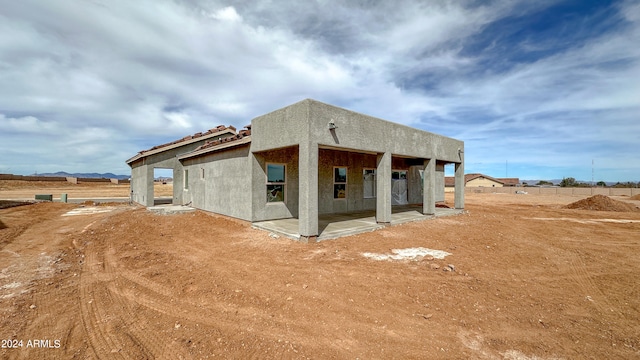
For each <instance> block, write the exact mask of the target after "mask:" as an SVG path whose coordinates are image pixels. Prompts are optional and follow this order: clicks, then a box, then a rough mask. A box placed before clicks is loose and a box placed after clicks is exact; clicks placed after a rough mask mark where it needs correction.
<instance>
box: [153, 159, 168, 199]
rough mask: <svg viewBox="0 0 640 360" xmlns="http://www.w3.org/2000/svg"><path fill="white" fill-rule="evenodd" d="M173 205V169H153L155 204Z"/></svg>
mask: <svg viewBox="0 0 640 360" xmlns="http://www.w3.org/2000/svg"><path fill="white" fill-rule="evenodd" d="M171 203H173V169H167V168H153V204H154V205H161V204H171Z"/></svg>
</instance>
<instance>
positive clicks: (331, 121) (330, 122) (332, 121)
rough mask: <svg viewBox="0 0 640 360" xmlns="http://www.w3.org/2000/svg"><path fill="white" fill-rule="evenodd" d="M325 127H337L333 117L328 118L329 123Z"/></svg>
mask: <svg viewBox="0 0 640 360" xmlns="http://www.w3.org/2000/svg"><path fill="white" fill-rule="evenodd" d="M327 127H328V128H329V130H335V129H337V128H338V127H337V126H336V121H335V120H333V119H331V120H329V125H328V126H327Z"/></svg>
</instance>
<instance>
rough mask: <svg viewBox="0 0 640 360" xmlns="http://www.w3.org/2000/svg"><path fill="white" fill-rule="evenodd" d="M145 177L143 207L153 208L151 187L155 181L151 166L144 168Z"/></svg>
mask: <svg viewBox="0 0 640 360" xmlns="http://www.w3.org/2000/svg"><path fill="white" fill-rule="evenodd" d="M145 167H146V170H145V176H144V180H143V181H144V184H145V185H144V195H145V196H144V206H147V207H149V206H153V205H155V204H154V202H153V190H154V189H153V186H154V185H155V179H154V177H153V173H154V172H153V166H148V165H147V166H145Z"/></svg>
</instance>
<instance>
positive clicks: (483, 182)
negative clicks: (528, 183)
mask: <svg viewBox="0 0 640 360" xmlns="http://www.w3.org/2000/svg"><path fill="white" fill-rule="evenodd" d="M454 183H455V178H454V177H453V176H446V177H445V178H444V186H445V187H451V188H453V187H454ZM464 183H465V185H464V186H465V187H512V186H520V179H519V178H494V177H491V176H488V175H484V174H465V175H464Z"/></svg>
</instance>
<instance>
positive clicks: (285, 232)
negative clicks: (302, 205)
mask: <svg viewBox="0 0 640 360" xmlns="http://www.w3.org/2000/svg"><path fill="white" fill-rule="evenodd" d="M421 211H422V204H416V205H402V206H393V208H392V213H391V222H390V225H391V226H394V225H399V224H403V223H407V222H411V221H422V220H427V219H434V218H437V217H442V216H452V215H458V214H462V213H463V212H464V210H462V209H448V208H441V207H436V209H435V214H433V215H424V214H422V212H421ZM252 227H253V228H256V229H260V230H266V231H271V232H273V233H275V234H278V235H281V236H286V237H288V238H291V239H295V240H300V239H301V237H300V233H299V232H298V229H299V221H298V219H297V218H289V219H277V220H268V221H259V222H254V223H253V224H252ZM384 227H385V225H384V224H379V223H377V222H376V210H363V211H357V212H349V213H338V214H321V215H319V216H318V232H319V234H318V238H317V241H322V240H329V239H335V238H339V237H342V236H349V235H355V234H360V233H364V232H369V231H374V230H378V229H382V228H384Z"/></svg>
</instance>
